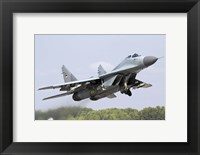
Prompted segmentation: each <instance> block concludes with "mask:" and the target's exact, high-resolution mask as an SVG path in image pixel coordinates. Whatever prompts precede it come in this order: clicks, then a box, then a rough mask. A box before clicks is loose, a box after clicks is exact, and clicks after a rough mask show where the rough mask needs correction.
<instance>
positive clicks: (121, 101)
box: [35, 35, 166, 110]
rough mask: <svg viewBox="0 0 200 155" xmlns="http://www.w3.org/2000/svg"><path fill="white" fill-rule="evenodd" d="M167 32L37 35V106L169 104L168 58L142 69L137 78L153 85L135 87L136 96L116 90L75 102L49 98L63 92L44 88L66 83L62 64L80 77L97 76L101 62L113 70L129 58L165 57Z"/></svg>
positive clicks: (117, 106)
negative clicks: (167, 86)
mask: <svg viewBox="0 0 200 155" xmlns="http://www.w3.org/2000/svg"><path fill="white" fill-rule="evenodd" d="M165 44H166V36H165V35H35V108H36V110H46V109H52V108H55V107H60V106H68V105H75V106H77V105H78V106H79V105H83V106H85V107H90V108H93V109H105V108H128V107H131V108H136V109H142V108H144V107H149V106H151V107H155V106H158V105H159V106H165V104H166V103H165V58H164V59H159V60H158V61H157V62H156V63H155V64H154V65H152V66H150V67H148V68H146V69H144V70H142V71H141V72H140V73H139V74H137V76H136V78H137V79H139V80H141V81H144V82H146V83H151V84H152V85H153V86H152V87H150V88H140V89H137V90H132V89H131V91H132V94H133V95H132V96H131V97H129V96H127V95H124V94H121V93H119V92H118V93H116V96H117V98H114V99H109V98H103V99H100V100H97V101H91V100H89V99H86V100H82V101H78V102H77V101H73V99H72V95H69V96H65V97H60V98H55V99H50V100H45V101H43V100H42V99H43V98H45V97H48V96H52V95H56V94H60V93H63V92H60V91H59V89H55V90H51V89H50V90H40V91H38V90H37V89H38V88H41V87H43V86H49V85H56V84H61V83H64V80H63V76H62V74H61V67H62V65H65V66H66V67H67V68H68V70H70V71H71V72H72V74H74V75H75V77H76V78H77V79H79V80H82V79H88V78H89V77H91V76H94V77H95V76H97V75H98V74H97V68H98V66H99V64H101V65H102V66H103V67H104V69H105V70H106V71H111V70H112V69H113V68H114V67H115V66H117V65H118V64H119V63H120V62H121V61H122V60H123V59H124V58H125V57H127V56H128V55H130V54H134V53H138V54H140V55H144V56H156V57H161V56H165V49H166V47H165Z"/></svg>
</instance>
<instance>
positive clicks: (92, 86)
mask: <svg viewBox="0 0 200 155" xmlns="http://www.w3.org/2000/svg"><path fill="white" fill-rule="evenodd" d="M157 60H158V58H156V57H154V56H141V55H138V54H136V53H135V54H133V55H129V56H128V57H126V58H125V59H124V60H123V61H122V62H121V63H120V64H119V65H118V66H116V67H115V68H114V69H113V70H112V71H111V72H108V73H107V72H106V71H105V70H104V68H103V67H102V66H101V65H99V67H98V77H95V78H89V79H85V80H77V79H76V77H75V76H74V75H73V74H72V73H71V72H70V71H69V70H68V69H67V68H66V67H65V66H64V65H63V66H62V73H63V78H64V82H65V83H62V84H58V85H52V86H48V87H43V88H40V89H39V90H45V89H60V91H65V93H62V94H58V95H55V96H50V97H47V98H44V99H43V100H47V99H51V98H56V97H61V96H65V95H71V94H72V98H73V99H74V100H75V101H80V100H83V99H86V98H90V99H91V100H94V101H95V100H98V99H101V98H104V97H108V98H115V97H116V95H115V94H114V93H116V92H118V91H120V92H121V93H122V94H127V95H128V96H131V95H132V93H131V91H130V89H131V88H133V89H138V88H148V87H151V86H152V85H151V84H148V83H145V82H142V81H140V80H137V79H136V75H137V74H138V73H139V72H140V71H141V70H143V69H145V68H147V67H149V66H151V65H152V64H154V63H155V62H156V61H157Z"/></svg>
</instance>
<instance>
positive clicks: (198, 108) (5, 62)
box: [0, 0, 200, 155]
mask: <svg viewBox="0 0 200 155" xmlns="http://www.w3.org/2000/svg"><path fill="white" fill-rule="evenodd" d="M0 11H1V12H0V152H1V153H2V154H49V153H51V154H63V153H65V154H83V153H85V154H89V153H90V154H94V153H95V154H97V153H98V154H128V153H129V154H140V155H142V154H156V153H157V154H163V155H164V154H183V155H184V154H185V155H186V154H187V155H188V154H200V104H199V98H200V96H198V93H199V89H200V82H199V80H198V79H199V77H200V71H199V70H200V63H199V61H200V54H199V52H200V51H199V50H200V2H199V0H0ZM48 12H51V13H57V12H58V13H66V12H79V13H82V12H89V13H94V12H107V13H117V12H118V13H124V12H126V13H127V12H136V13H139V12H140V13H144V12H145V13H187V26H188V28H187V37H188V38H187V43H188V48H187V54H188V57H187V60H188V64H187V70H188V73H187V79H188V82H187V88H188V90H187V92H188V101H187V102H188V119H187V121H188V142H187V143H121V142H118V143H97V142H96V143H80V142H77V143H54V142H51V143H41V142H40V143H33V142H29V143H22V142H19V143H18V142H13V128H12V127H13V13H48ZM174 52H176V51H174ZM180 57H181V56H180ZM30 134H31V132H30Z"/></svg>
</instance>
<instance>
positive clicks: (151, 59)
mask: <svg viewBox="0 0 200 155" xmlns="http://www.w3.org/2000/svg"><path fill="white" fill-rule="evenodd" d="M157 60H158V58H156V57H154V56H146V57H144V59H143V63H144V65H145V66H146V67H148V66H151V65H152V64H154V63H155V62H156V61H157Z"/></svg>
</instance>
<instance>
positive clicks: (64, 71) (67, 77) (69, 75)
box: [62, 65, 77, 82]
mask: <svg viewBox="0 0 200 155" xmlns="http://www.w3.org/2000/svg"><path fill="white" fill-rule="evenodd" d="M62 74H63V78H64V81H65V82H70V81H76V80H77V78H76V77H75V76H74V75H73V74H72V73H71V72H70V71H69V70H68V69H67V68H66V67H65V66H64V65H63V66H62Z"/></svg>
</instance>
